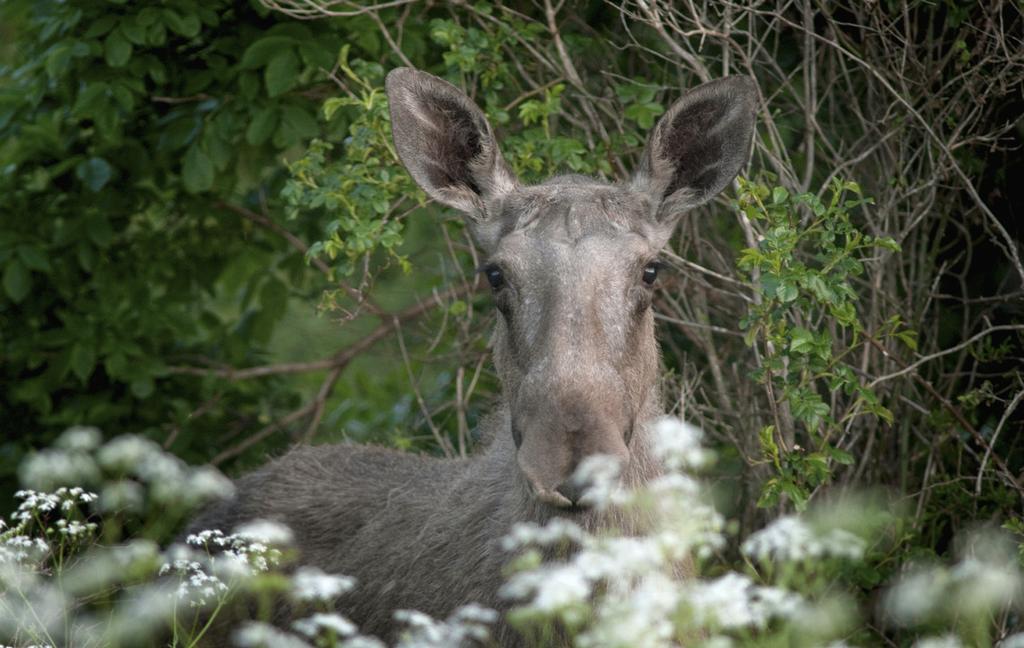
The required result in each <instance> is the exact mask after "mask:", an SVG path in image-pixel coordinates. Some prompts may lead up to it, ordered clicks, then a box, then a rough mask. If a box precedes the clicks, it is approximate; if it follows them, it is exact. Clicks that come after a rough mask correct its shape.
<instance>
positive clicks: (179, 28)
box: [163, 9, 200, 38]
mask: <svg viewBox="0 0 1024 648" xmlns="http://www.w3.org/2000/svg"><path fill="white" fill-rule="evenodd" d="M163 18H164V24H165V25H167V26H168V27H169V28H170V29H171V31H173V32H174V33H176V34H180V35H182V36H184V37H185V38H195V37H196V36H198V35H199V27H200V24H199V18H197V17H196V16H195V15H194V14H188V15H185V16H179V15H178V14H177V12H175V11H174V10H173V9H164V12H163Z"/></svg>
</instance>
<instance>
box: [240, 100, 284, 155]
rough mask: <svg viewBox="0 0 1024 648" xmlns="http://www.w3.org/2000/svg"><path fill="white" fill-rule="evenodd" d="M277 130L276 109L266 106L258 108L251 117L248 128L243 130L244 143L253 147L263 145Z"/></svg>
mask: <svg viewBox="0 0 1024 648" xmlns="http://www.w3.org/2000/svg"><path fill="white" fill-rule="evenodd" d="M276 128H277V108H276V107H275V106H267V107H265V108H260V109H259V110H257V111H256V113H255V114H254V115H253V116H252V121H251V122H249V127H248V128H247V129H246V130H245V141H247V142H249V143H250V144H252V145H253V146H258V145H260V144H263V143H264V142H266V141H267V140H268V139H270V136H271V135H273V134H274V129H276Z"/></svg>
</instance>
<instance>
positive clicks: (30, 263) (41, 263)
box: [18, 245, 51, 272]
mask: <svg viewBox="0 0 1024 648" xmlns="http://www.w3.org/2000/svg"><path fill="white" fill-rule="evenodd" d="M18 256H19V257H20V258H21V262H22V263H24V264H25V267H26V268H28V269H30V270H37V271H39V272H50V270H51V268H50V260H49V259H47V258H46V255H45V254H43V253H42V252H41V251H40V250H39V248H37V247H32V246H30V245H19V246H18Z"/></svg>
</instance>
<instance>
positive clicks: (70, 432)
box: [54, 425, 103, 452]
mask: <svg viewBox="0 0 1024 648" xmlns="http://www.w3.org/2000/svg"><path fill="white" fill-rule="evenodd" d="M102 442H103V434H102V433H100V431H99V430H98V429H97V428H94V427H88V426H84V425H80V426H75V427H70V428H68V429H67V430H65V431H64V433H63V434H61V435H60V436H59V437H57V441H56V442H55V443H54V446H55V447H57V448H60V449H62V450H70V451H72V452H92V451H93V450H95V449H96V448H98V447H99V445H100V443H102Z"/></svg>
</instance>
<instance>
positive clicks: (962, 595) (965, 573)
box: [949, 557, 1022, 615]
mask: <svg viewBox="0 0 1024 648" xmlns="http://www.w3.org/2000/svg"><path fill="white" fill-rule="evenodd" d="M1011 560H1012V559H1011ZM949 575H950V578H951V580H952V582H953V583H954V584H955V585H956V586H957V592H956V607H957V609H959V610H962V611H964V612H969V613H971V614H979V615H980V614H985V613H987V612H988V611H989V610H992V609H996V608H1000V607H1002V606H1004V605H1007V604H1009V603H1012V602H1013V601H1015V600H1018V599H1020V598H1021V587H1022V583H1021V574H1020V570H1019V569H1018V568H1017V566H1016V564H1014V563H1013V562H1010V561H1007V562H1004V563H1002V564H999V563H990V562H987V561H983V560H979V559H977V558H974V557H968V558H965V559H964V560H962V561H960V562H959V563H958V564H956V565H954V566H953V569H951V570H950V572H949Z"/></svg>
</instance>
